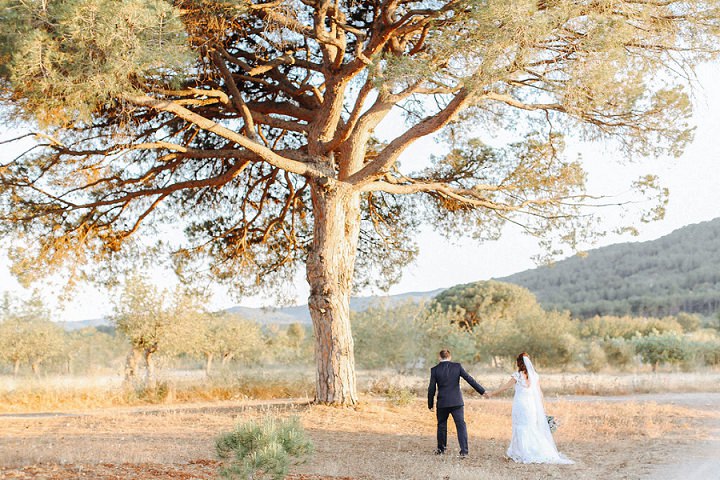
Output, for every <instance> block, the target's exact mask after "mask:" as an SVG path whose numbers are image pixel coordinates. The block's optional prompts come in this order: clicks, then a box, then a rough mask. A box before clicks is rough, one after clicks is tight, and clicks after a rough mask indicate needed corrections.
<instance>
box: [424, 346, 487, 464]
mask: <svg viewBox="0 0 720 480" xmlns="http://www.w3.org/2000/svg"><path fill="white" fill-rule="evenodd" d="M451 360H452V357H451V356H450V351H449V350H441V351H440V363H438V364H437V365H435V366H434V367H433V368H431V369H430V386H429V387H428V408H429V409H430V410H432V409H433V401H434V400H435V387H436V386H437V392H438V398H437V450H435V454H436V455H442V454H443V453H445V449H446V448H447V421H448V416H450V415H452V417H453V420H454V421H455V429H456V430H457V435H458V442H459V443H460V457H461V458H465V457H467V454H468V436H467V427H466V426H465V411H464V408H463V406H464V402H463V397H462V393H461V392H460V377H462V378H464V379H465V381H466V382H467V383H469V384H470V386H471V387H473V388H474V389H475V391H476V392H478V393H479V394H480V395H483V394H484V393H485V389H484V388H483V387H482V385H480V384H479V383H477V382H476V381H475V379H474V378H472V377H471V376H470V375H468V373H467V372H466V371H465V369H464V368H463V367H462V365H460V364H459V363H456V362H452V361H451Z"/></svg>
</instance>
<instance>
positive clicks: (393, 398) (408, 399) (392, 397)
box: [385, 386, 417, 407]
mask: <svg viewBox="0 0 720 480" xmlns="http://www.w3.org/2000/svg"><path fill="white" fill-rule="evenodd" d="M385 398H387V400H388V402H390V404H392V405H395V406H396V407H404V406H406V405H410V404H411V403H412V402H413V400H415V399H416V398H417V395H416V394H415V392H414V391H413V390H412V389H410V388H398V387H395V386H392V387H390V388H388V389H387V391H386V392H385Z"/></svg>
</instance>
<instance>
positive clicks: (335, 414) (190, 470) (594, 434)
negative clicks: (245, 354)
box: [0, 394, 720, 480]
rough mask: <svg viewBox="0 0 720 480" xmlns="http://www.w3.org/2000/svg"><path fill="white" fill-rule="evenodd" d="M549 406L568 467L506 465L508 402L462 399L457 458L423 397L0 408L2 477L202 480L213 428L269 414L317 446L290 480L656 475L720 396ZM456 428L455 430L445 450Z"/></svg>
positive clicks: (705, 431) (696, 436)
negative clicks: (437, 443) (446, 449)
mask: <svg viewBox="0 0 720 480" xmlns="http://www.w3.org/2000/svg"><path fill="white" fill-rule="evenodd" d="M548 412H549V413H551V414H554V415H556V416H558V417H559V418H560V419H561V422H562V424H561V427H560V429H559V430H558V432H557V433H556V440H557V442H558V446H559V448H560V450H561V451H562V452H563V453H565V454H566V455H568V456H569V457H570V458H572V459H574V460H575V461H576V462H577V463H576V464H575V465H569V466H552V465H551V466H548V465H516V464H514V463H512V462H508V461H507V460H505V459H504V451H505V448H506V446H507V443H508V441H509V437H510V400H509V399H507V398H506V399H493V400H481V399H477V397H475V398H472V399H468V400H467V406H466V417H467V420H468V429H469V432H470V450H471V451H470V458H468V459H464V460H461V459H458V458H456V457H454V456H452V455H448V456H444V457H436V456H434V455H432V454H431V452H432V450H433V448H434V429H435V420H434V416H433V414H432V413H430V412H429V411H428V410H427V407H426V406H425V404H424V401H423V400H421V399H418V400H417V401H415V402H414V403H413V404H411V405H408V406H404V407H397V406H392V405H389V404H387V403H386V402H385V401H383V400H378V399H372V398H369V397H368V398H365V401H364V402H363V403H362V404H361V405H360V406H359V407H358V408H355V409H341V408H330V407H323V406H310V405H305V404H301V403H288V402H275V403H272V402H270V403H268V402H216V403H205V404H186V405H181V406H158V407H122V408H121V407H117V408H111V409H98V410H94V411H83V412H67V413H64V414H59V415H58V414H57V413H55V414H24V415H23V414H5V415H0V477H2V478H8V479H23V480H25V479H31V478H32V479H53V480H61V479H62V480H67V479H75V478H78V479H91V478H92V479H118V480H119V479H209V478H213V476H214V474H215V471H216V469H217V466H218V463H217V461H216V459H215V456H214V452H213V441H214V439H215V437H216V436H217V434H218V433H219V432H221V431H224V430H228V429H230V428H232V426H233V425H234V424H235V423H236V422H238V421H243V420H247V419H250V418H255V417H258V416H262V415H265V414H267V413H271V414H275V415H292V414H296V415H299V416H300V418H301V419H302V422H303V425H304V426H305V428H306V429H307V430H308V432H309V434H310V436H311V437H312V440H313V442H314V443H315V447H316V452H315V454H314V456H313V457H312V458H311V459H310V461H309V462H308V463H306V464H304V465H300V466H298V467H295V468H294V469H293V475H292V477H291V478H293V479H295V480H310V479H313V480H316V479H317V480H319V479H328V478H336V479H339V478H344V479H443V480H445V479H447V480H463V479H473V480H476V479H488V480H492V479H541V478H542V479H546V478H547V479H550V478H572V479H596V478H605V479H637V478H659V477H658V472H670V471H671V468H670V467H673V466H674V467H678V466H680V467H682V462H683V461H688V458H693V457H692V456H690V457H688V455H689V454H690V453H692V452H695V453H697V449H698V446H703V448H704V446H705V445H708V443H707V442H708V441H710V440H709V439H708V436H709V435H711V434H713V431H712V429H711V428H709V426H712V425H717V424H718V422H720V413H718V412H720V395H719V394H687V395H683V394H672V395H671V396H666V397H662V396H659V397H658V396H654V397H649V398H648V397H645V396H642V395H638V396H634V397H627V398H623V397H611V398H605V399H601V400H600V401H598V399H597V398H593V397H590V398H583V397H562V398H555V399H548ZM715 433H717V432H715ZM453 434H454V431H453V430H452V427H451V432H450V435H451V437H450V438H451V443H450V446H452V447H454V446H455V445H456V440H455V438H454V437H452V435H453ZM680 456H681V457H682V458H680ZM664 464H670V467H668V468H665V467H664V466H663V465H664ZM681 470H684V469H683V468H681ZM666 478H670V477H666ZM683 478H684V479H685V480H689V478H688V477H687V476H684V477H683ZM710 478H712V477H710ZM718 478H720V476H718Z"/></svg>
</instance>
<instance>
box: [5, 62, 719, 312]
mask: <svg viewBox="0 0 720 480" xmlns="http://www.w3.org/2000/svg"><path fill="white" fill-rule="evenodd" d="M718 78H720V63H714V64H708V65H704V66H701V67H700V68H699V69H698V86H697V88H696V89H695V91H694V99H693V101H694V117H693V118H694V124H695V125H696V127H697V130H696V132H695V138H694V141H693V143H692V144H691V145H689V146H688V148H687V149H686V150H685V153H684V154H683V155H682V157H680V158H679V159H674V158H653V159H642V160H637V161H634V162H630V163H627V162H619V161H618V160H617V155H616V154H615V153H614V152H613V151H612V148H611V147H609V146H608V145H603V144H598V143H593V144H586V143H581V142H579V141H572V140H571V141H569V142H568V149H567V151H568V154H569V155H576V154H578V153H581V154H582V161H583V165H584V167H585V169H586V171H587V172H588V188H589V191H590V192H596V193H603V194H611V195H612V194H615V193H617V192H620V191H623V190H624V189H626V188H627V187H628V186H629V185H630V183H631V182H632V181H633V180H635V179H637V178H638V177H640V176H641V175H643V174H649V173H652V174H655V175H657V176H658V177H659V179H660V183H661V184H662V185H663V186H666V187H668V188H669V189H670V198H669V204H668V206H667V211H666V215H665V218H664V219H663V220H661V221H657V222H653V223H650V224H641V225H637V227H638V229H639V233H640V234H639V235H638V236H636V237H634V236H630V235H628V234H626V235H609V236H606V237H603V238H602V239H601V240H600V241H598V242H597V243H596V244H595V245H588V246H587V247H586V248H594V247H599V246H604V245H609V244H613V243H618V242H626V241H647V240H654V239H656V238H659V237H661V236H663V235H666V234H668V233H670V232H672V231H673V230H676V229H678V228H680V227H683V226H685V225H689V224H693V223H698V222H702V221H707V220H711V219H713V218H716V217H718V216H720V168H719V167H720V165H719V163H720V91H718V90H716V89H714V88H713V87H714V86H715V85H716V82H717V79H718ZM440 151H441V150H440V147H439V146H438V145H437V144H436V143H435V142H434V141H433V140H432V139H425V140H422V141H420V142H417V143H416V144H414V145H413V146H411V147H410V148H409V149H408V151H406V152H405V153H404V157H403V158H404V159H406V160H415V159H427V157H428V154H429V153H432V152H440ZM11 153H12V152H10V151H3V152H2V153H0V159H7V158H8V157H7V156H8V155H9V154H11ZM597 213H598V215H600V216H601V217H604V221H605V222H606V224H607V225H609V226H612V225H613V224H614V222H615V217H616V216H617V215H618V212H617V210H613V209H607V210H606V211H603V210H602V209H601V210H599V211H598V212H597ZM417 241H418V244H419V248H420V253H419V255H418V258H417V260H416V261H415V262H414V263H413V264H411V265H409V266H408V267H407V268H406V269H405V271H404V275H403V277H402V279H401V281H400V282H399V283H398V284H396V285H395V286H393V287H392V288H391V289H390V291H389V292H388V293H389V294H398V293H405V292H411V291H429V290H435V289H438V288H446V287H450V286H453V285H456V284H459V283H468V282H473V281H478V280H487V279H490V278H498V277H502V276H506V275H510V274H512V273H515V272H519V271H522V270H526V269H529V268H534V267H535V266H536V263H535V262H534V260H533V256H535V255H536V254H538V253H540V252H541V249H540V248H539V247H538V245H537V240H536V239H533V238H531V237H528V236H526V235H524V234H522V233H521V232H520V231H519V229H518V228H517V227H514V226H509V227H507V228H506V229H505V230H504V232H503V236H502V237H501V239H500V240H497V241H492V242H484V243H478V242H477V241H474V240H472V239H463V240H460V241H458V242H454V243H449V242H448V241H447V240H446V239H445V238H444V237H442V236H441V235H439V234H438V233H437V232H434V231H432V230H431V229H430V228H424V229H423V230H422V231H421V232H420V234H419V235H418V236H417ZM149 273H151V274H152V277H153V279H154V280H156V281H157V283H158V284H159V285H161V286H162V285H163V284H167V281H166V280H164V278H165V277H166V276H167V275H166V272H159V271H158V272H149ZM303 275H304V272H303ZM303 275H300V276H299V277H298V278H297V279H296V281H295V285H294V286H295V289H296V292H297V295H296V296H297V303H298V304H302V303H306V300H305V299H306V298H307V295H308V287H307V285H306V284H305V281H304V277H303ZM35 287H36V288H38V289H39V290H40V292H41V293H42V295H43V297H44V298H45V300H46V302H47V303H48V305H49V307H50V308H51V312H52V318H53V319H54V320H58V321H74V320H85V319H91V318H98V317H102V316H106V315H109V314H110V313H111V309H112V301H111V298H110V297H109V295H108V294H107V293H105V292H103V291H99V290H97V289H95V288H93V287H92V286H90V285H82V286H80V287H79V288H78V290H77V291H76V292H75V294H74V296H73V298H72V300H70V301H69V302H66V303H64V304H60V303H59V302H58V300H57V298H56V294H57V292H56V291H55V290H53V289H52V288H50V287H49V286H47V285H35ZM4 292H10V293H11V294H13V295H16V296H20V297H27V296H28V294H29V292H28V291H27V290H24V289H23V288H21V287H20V286H19V285H18V283H17V282H16V281H15V279H14V278H13V277H12V276H11V275H10V273H9V270H8V261H7V258H6V256H5V251H4V250H3V249H2V247H1V246H0V295H2V294H3V293H4ZM362 293H363V294H368V295H369V294H378V293H380V292H377V291H366V292H362ZM272 302H273V301H272V299H267V298H262V297H254V298H245V299H243V300H242V301H241V302H239V304H240V305H244V306H249V307H260V306H272ZM237 304H238V302H236V301H234V300H233V299H232V298H231V296H230V295H228V294H227V292H224V291H223V290H221V289H216V295H215V296H214V298H213V299H212V300H211V307H212V308H213V309H220V308H227V307H230V306H233V305H237Z"/></svg>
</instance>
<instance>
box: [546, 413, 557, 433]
mask: <svg viewBox="0 0 720 480" xmlns="http://www.w3.org/2000/svg"><path fill="white" fill-rule="evenodd" d="M547 422H548V427H550V432H552V433H555V430H557V428H558V425H560V424H559V423H558V421H557V420H555V417H553V416H552V415H547Z"/></svg>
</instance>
